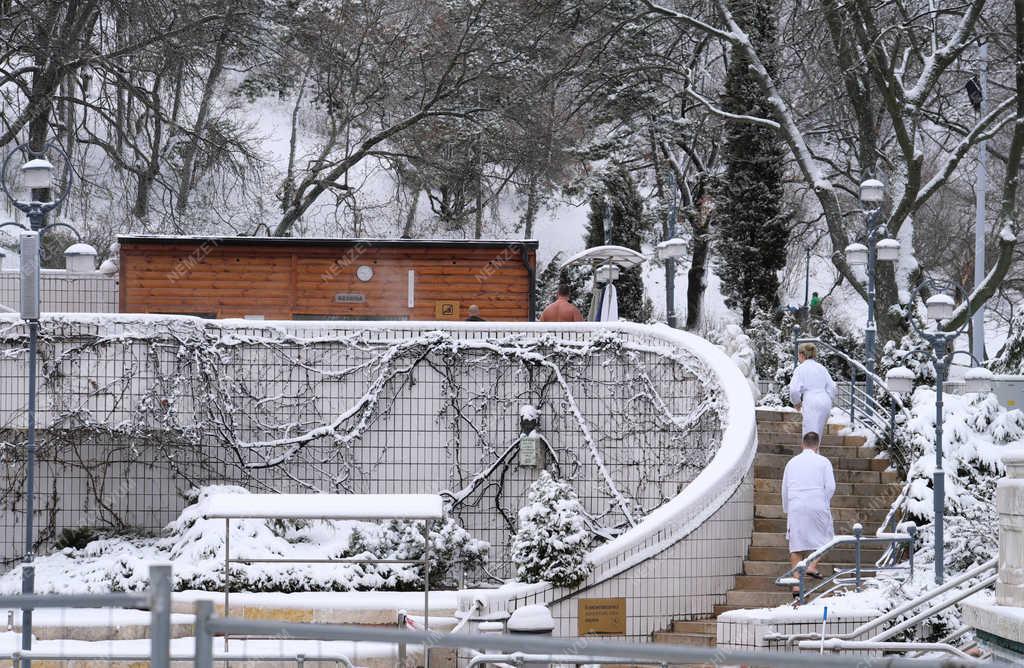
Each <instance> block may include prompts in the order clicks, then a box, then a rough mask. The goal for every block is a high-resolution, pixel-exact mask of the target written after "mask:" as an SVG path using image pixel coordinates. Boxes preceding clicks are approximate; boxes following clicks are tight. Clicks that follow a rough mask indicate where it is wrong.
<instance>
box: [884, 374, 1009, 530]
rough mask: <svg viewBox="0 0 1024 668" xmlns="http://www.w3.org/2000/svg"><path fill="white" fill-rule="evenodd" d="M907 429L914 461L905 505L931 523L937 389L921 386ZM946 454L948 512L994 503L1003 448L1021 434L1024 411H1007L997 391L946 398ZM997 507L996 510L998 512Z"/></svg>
mask: <svg viewBox="0 0 1024 668" xmlns="http://www.w3.org/2000/svg"><path fill="white" fill-rule="evenodd" d="M910 410H911V419H910V421H909V423H908V424H907V425H906V427H905V429H906V431H907V432H908V433H909V434H910V444H911V446H912V451H913V452H914V454H915V460H914V461H913V462H912V463H911V465H910V470H909V473H908V478H907V479H908V482H909V483H910V492H909V494H908V495H907V499H906V501H905V504H906V505H905V507H904V510H905V511H906V512H907V514H908V515H909V516H911V517H912V518H914V519H917V520H921V521H926V522H931V520H932V518H933V517H934V510H933V505H932V476H933V474H934V472H935V391H934V390H933V389H931V388H929V387H919V388H918V389H917V390H916V391H915V392H914V395H913V400H912V402H911V408H910ZM942 414H943V419H942V453H943V466H942V468H943V470H944V471H945V472H946V500H945V504H946V505H945V507H946V515H947V517H948V516H950V515H954V516H959V515H962V514H965V513H970V512H974V510H975V508H976V507H977V506H979V505H985V506H991V505H992V504H993V501H992V499H993V494H994V493H995V481H996V479H997V478H998V477H1000V476H1001V475H1003V473H1004V469H1003V465H1002V462H1001V461H1000V456H1001V455H1000V453H1001V452H1002V451H1003V450H1004V449H1005V446H1006V445H1007V444H1008V443H1012V442H1014V441H1015V440H1016V439H1015V438H1013V437H1014V436H1019V435H1020V433H1021V425H1022V424H1024V416H1022V415H1021V412H1020V411H1018V410H1013V411H1006V410H1005V409H1003V408H1002V407H1001V406H1000V405H999V402H998V401H997V400H996V398H995V395H993V394H966V395H962V396H957V395H946V396H944V397H943V412H942ZM993 512H994V511H993Z"/></svg>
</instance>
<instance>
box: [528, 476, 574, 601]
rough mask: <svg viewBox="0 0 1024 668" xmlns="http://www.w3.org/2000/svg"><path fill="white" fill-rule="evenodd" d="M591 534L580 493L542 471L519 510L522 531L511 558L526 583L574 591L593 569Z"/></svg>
mask: <svg viewBox="0 0 1024 668" xmlns="http://www.w3.org/2000/svg"><path fill="white" fill-rule="evenodd" d="M589 544H590V534H589V532H588V531H587V528H586V525H585V524H584V522H583V507H582V506H581V505H580V501H579V498H578V497H577V496H576V492H575V491H574V490H573V488H572V487H571V486H570V485H569V483H567V482H565V481H563V480H555V479H554V478H552V477H551V474H550V473H548V472H547V471H541V474H540V476H539V477H538V478H537V480H536V481H535V482H534V483H533V484H532V485H530V492H529V494H528V495H527V504H526V506H525V507H523V508H521V509H520V510H519V531H517V532H516V535H515V538H514V539H513V540H512V550H511V558H512V563H514V564H515V565H516V576H517V577H518V578H519V579H520V580H521V581H523V582H550V583H551V584H554V585H557V586H561V587H571V586H573V585H575V584H577V583H579V582H581V581H582V580H584V579H585V578H586V577H587V576H588V575H589V574H590V571H591V569H592V568H593V564H592V563H591V562H590V561H589V560H588V559H587V551H588V549H589Z"/></svg>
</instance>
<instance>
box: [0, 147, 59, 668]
mask: <svg viewBox="0 0 1024 668" xmlns="http://www.w3.org/2000/svg"><path fill="white" fill-rule="evenodd" d="M48 150H53V151H57V152H59V153H61V154H62V155H64V158H65V160H66V159H67V156H66V155H65V154H64V153H63V151H62V150H61V149H60V147H59V146H56V145H55V144H46V145H45V146H44V147H43V150H42V151H39V152H36V151H32V150H31V149H30V148H29V147H28V145H27V144H24V145H22V146H19V147H17V148H16V149H14V151H12V152H11V153H9V154H8V155H7V157H6V158H5V159H4V162H3V166H2V167H0V188H2V189H3V192H4V195H6V196H7V199H8V200H10V202H11V204H12V205H13V206H14V207H15V208H16V209H18V210H19V211H21V212H22V213H24V214H25V216H26V217H27V218H28V222H29V230H27V231H25V233H24V234H23V235H22V238H21V240H20V246H21V249H22V251H23V253H22V257H21V262H22V266H23V268H22V286H21V304H20V306H21V316H22V318H24V319H25V321H26V322H27V323H28V424H27V431H28V434H27V437H26V445H25V552H24V555H23V560H24V567H23V569H22V578H21V589H22V593H24V594H31V593H33V591H34V590H35V568H34V567H33V566H32V561H33V559H34V557H35V555H34V551H35V548H34V546H33V539H34V535H33V534H34V531H35V526H34V518H33V515H34V513H35V460H36V358H37V348H38V340H39V311H40V303H39V301H40V300H39V274H40V267H41V265H42V247H43V245H42V237H43V235H44V234H45V233H46V231H47V230H49V229H51V228H53V227H67V228H69V229H71V230H72V231H73V232H75V234H76V235H77V231H75V230H74V228H72V227H71V226H69V225H66V224H64V223H53V224H50V225H47V224H46V215H47V214H48V213H49V212H50V211H53V210H54V209H55V208H57V207H58V206H60V203H61V201H62V200H63V198H64V196H65V195H66V194H67V192H68V185H69V183H70V178H71V170H70V169H68V170H66V172H67V176H66V178H65V182H64V184H63V188H62V189H61V190H60V192H59V193H58V196H57V197H52V196H51V195H52V193H51V190H52V188H53V165H52V164H51V163H50V161H49V160H47V159H46V157H45V155H46V152H47V151H48ZM22 153H26V154H28V156H29V157H30V158H31V159H30V160H28V162H26V163H25V164H24V165H22V166H21V174H22V181H23V185H24V187H25V188H26V189H27V190H28V191H29V200H28V201H27V202H26V201H22V200H20V199H18V198H17V197H16V196H15V195H14V194H13V193H12V192H11V189H10V187H9V185H8V183H7V168H8V166H9V164H10V162H11V159H12V158H13V157H14V156H15V155H16V154H22ZM46 198H49V199H48V201H47V200H46ZM11 225H13V226H14V227H19V228H20V229H22V230H24V228H21V226H20V225H16V224H13V223H5V224H4V225H3V226H0V227H7V226H11ZM21 647H22V649H23V650H31V649H32V611H31V610H28V609H26V610H23V611H22V622H21ZM30 665H31V660H30V659H27V658H26V659H22V666H24V668H28V667H29V666H30Z"/></svg>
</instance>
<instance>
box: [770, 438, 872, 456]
mask: <svg viewBox="0 0 1024 668" xmlns="http://www.w3.org/2000/svg"><path fill="white" fill-rule="evenodd" d="M757 451H758V452H761V453H765V454H769V455H786V456H787V457H795V456H796V455H798V454H800V452H801V448H800V446H799V445H782V444H779V443H760V442H759V443H758V444H757ZM818 454H820V455H822V456H823V457H828V458H829V459H836V458H837V457H838V458H843V457H856V458H860V459H873V458H874V457H875V455H877V454H878V452H877V451H876V450H875V449H874V448H868V447H860V448H855V447H852V446H846V445H826V446H822V447H821V448H819V449H818Z"/></svg>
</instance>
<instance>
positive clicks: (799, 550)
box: [782, 432, 836, 593]
mask: <svg viewBox="0 0 1024 668" xmlns="http://www.w3.org/2000/svg"><path fill="white" fill-rule="evenodd" d="M819 443H820V438H819V437H818V434H816V433H814V432H809V433H807V434H804V437H803V442H802V445H803V450H802V451H801V452H800V454H799V455H797V456H795V457H793V458H792V459H790V460H789V462H787V463H786V470H785V472H784V473H783V474H782V511H783V512H784V513H786V539H787V540H788V541H789V562H790V564H791V565H793V566H796V565H797V564H798V563H800V560H801V559H803V558H804V557H806V556H808V555H809V554H810V553H811V552H813V551H814V550H816V549H818V548H819V547H821V546H822V545H825V544H826V543H828V542H829V541H830V540H832V537H833V536H834V535H835V533H834V531H833V526H832V511H831V509H830V505H831V503H832V495H833V494H835V491H836V479H835V476H834V475H833V473H832V462H830V461H829V460H828V459H826V458H825V457H822V456H821V455H819V454H818V445H819ZM807 574H808V575H810V576H811V577H813V578H817V579H820V578H821V575H820V574H819V573H818V562H817V561H814V562H812V563H810V564H808V565H807ZM793 591H794V593H798V592H799V591H800V589H799V587H794V589H793Z"/></svg>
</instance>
